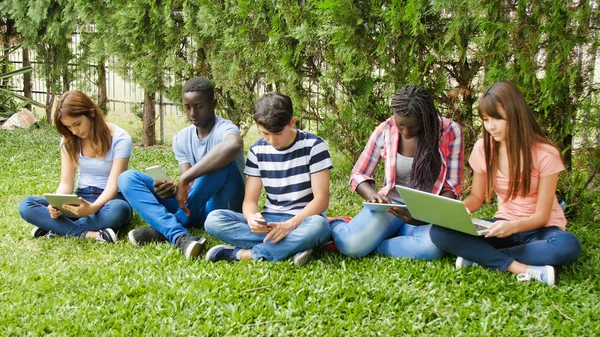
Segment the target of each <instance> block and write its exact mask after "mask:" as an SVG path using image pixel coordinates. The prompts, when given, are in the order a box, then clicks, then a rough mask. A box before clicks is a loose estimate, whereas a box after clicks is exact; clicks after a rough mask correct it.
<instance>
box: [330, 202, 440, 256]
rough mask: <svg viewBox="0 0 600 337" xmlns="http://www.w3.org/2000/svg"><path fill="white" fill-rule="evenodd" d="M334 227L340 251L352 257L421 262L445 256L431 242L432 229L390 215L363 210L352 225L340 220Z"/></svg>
mask: <svg viewBox="0 0 600 337" xmlns="http://www.w3.org/2000/svg"><path fill="white" fill-rule="evenodd" d="M331 227H332V235H333V240H334V241H335V245H336V247H337V249H338V250H339V251H340V252H342V254H344V255H347V256H350V257H363V256H366V255H367V254H369V253H371V252H373V251H376V252H378V253H380V254H385V255H390V256H393V257H405V258H413V259H419V260H434V259H439V258H441V257H442V256H444V252H443V251H442V250H441V249H439V248H438V247H437V246H436V245H434V244H433V242H431V239H430V238H429V230H430V229H431V225H423V226H413V225H410V224H407V223H404V222H403V221H402V220H400V219H398V218H397V217H396V216H394V215H393V214H391V213H389V212H372V211H370V210H368V209H367V208H365V207H363V209H362V210H361V211H360V213H358V215H357V216H356V217H354V218H353V219H352V221H350V222H349V223H346V222H344V221H342V220H339V221H336V222H334V223H333V224H332V225H331Z"/></svg>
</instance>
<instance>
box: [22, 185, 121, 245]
mask: <svg viewBox="0 0 600 337" xmlns="http://www.w3.org/2000/svg"><path fill="white" fill-rule="evenodd" d="M103 191H104V190H103V189H100V188H97V187H85V188H82V189H77V191H76V192H75V194H77V195H78V196H80V197H82V198H83V199H85V200H87V201H89V202H94V201H96V199H98V197H99V196H100V194H102V192H103ZM47 207H48V201H47V200H46V199H45V198H44V197H37V196H34V197H27V198H25V199H23V200H21V202H20V203H19V214H21V217H22V218H23V219H24V220H25V221H27V222H29V223H31V224H33V225H35V226H37V227H39V228H41V229H44V230H47V231H52V232H54V233H55V234H58V235H63V236H67V235H68V236H75V237H80V238H85V235H86V234H87V232H89V231H98V230H100V229H105V228H112V229H119V228H121V227H123V226H124V225H125V224H127V223H128V222H129V220H131V215H132V213H133V212H132V211H131V206H129V203H127V201H125V199H124V198H123V196H122V195H121V194H120V193H119V194H117V196H116V197H115V198H114V199H112V200H110V201H108V202H107V203H106V204H104V206H102V208H101V209H100V210H99V211H98V212H96V213H95V214H92V215H90V216H87V217H83V218H67V217H65V216H62V215H61V216H59V217H58V218H56V219H52V217H51V216H50V212H48V209H47Z"/></svg>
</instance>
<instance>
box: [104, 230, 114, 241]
mask: <svg viewBox="0 0 600 337" xmlns="http://www.w3.org/2000/svg"><path fill="white" fill-rule="evenodd" d="M104 232H106V233H108V236H110V240H111V241H107V242H108V243H115V242H117V234H116V233H115V231H113V230H112V228H105V229H104Z"/></svg>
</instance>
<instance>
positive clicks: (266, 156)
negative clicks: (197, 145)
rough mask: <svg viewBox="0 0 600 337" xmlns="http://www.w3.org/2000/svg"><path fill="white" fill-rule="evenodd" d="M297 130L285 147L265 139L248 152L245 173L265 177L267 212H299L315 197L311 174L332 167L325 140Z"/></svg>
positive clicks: (265, 211)
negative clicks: (278, 147) (278, 146)
mask: <svg viewBox="0 0 600 337" xmlns="http://www.w3.org/2000/svg"><path fill="white" fill-rule="evenodd" d="M296 131H297V132H296V139H295V140H294V142H293V143H292V144H291V145H290V146H288V147H287V148H286V149H282V150H278V149H276V148H274V147H273V146H271V145H270V144H269V143H267V141H266V140H265V139H264V138H262V139H259V140H258V141H257V142H256V143H254V144H253V145H252V146H251V147H250V150H249V151H248V156H247V158H246V167H245V169H244V173H245V174H246V175H248V176H251V177H260V178H261V179H262V184H263V186H264V187H265V191H266V192H267V200H266V202H265V208H264V210H263V212H264V213H272V214H273V213H275V214H281V213H283V214H290V215H296V214H298V213H300V211H302V209H303V208H304V207H306V205H307V204H308V203H309V202H311V201H312V200H313V198H314V197H313V191H312V186H311V183H310V176H311V175H312V174H314V173H317V172H320V171H323V170H329V169H331V168H332V167H333V164H332V162H331V157H330V155H329V151H328V150H327V144H325V142H324V141H323V139H321V138H320V137H317V136H315V135H313V134H310V133H307V132H304V131H302V130H296Z"/></svg>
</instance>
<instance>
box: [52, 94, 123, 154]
mask: <svg viewBox="0 0 600 337" xmlns="http://www.w3.org/2000/svg"><path fill="white" fill-rule="evenodd" d="M80 116H85V117H86V118H87V119H89V120H90V123H91V128H90V135H89V137H90V140H91V142H92V149H94V151H95V152H96V153H97V154H100V155H101V156H105V155H106V153H107V152H108V150H109V149H110V145H111V143H112V137H111V135H110V130H109V129H108V125H106V121H105V120H104V111H102V109H100V108H99V107H98V106H97V105H96V104H95V103H94V102H92V100H91V99H90V98H89V97H88V96H87V95H86V94H84V93H83V92H81V91H79V90H72V91H67V92H65V93H63V95H62V96H61V97H60V100H59V101H58V104H57V106H56V111H55V112H54V125H55V126H56V130H58V132H60V134H62V135H63V137H64V140H63V146H64V149H65V150H66V151H67V153H68V154H69V157H70V158H71V160H72V161H73V163H74V164H75V165H77V162H78V159H79V152H81V142H80V138H79V137H77V136H75V135H74V134H73V133H72V132H71V130H69V128H67V127H66V126H65V125H64V124H63V123H62V122H61V118H63V117H70V118H77V117H80Z"/></svg>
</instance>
